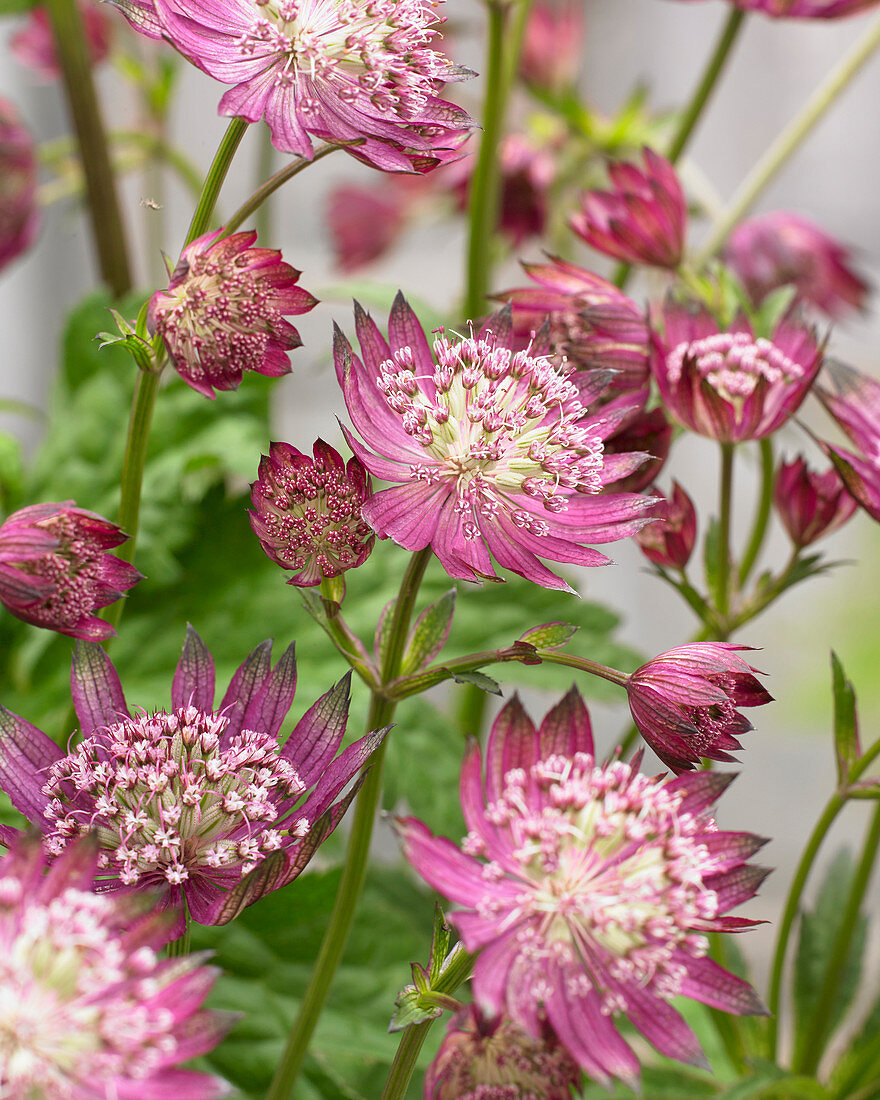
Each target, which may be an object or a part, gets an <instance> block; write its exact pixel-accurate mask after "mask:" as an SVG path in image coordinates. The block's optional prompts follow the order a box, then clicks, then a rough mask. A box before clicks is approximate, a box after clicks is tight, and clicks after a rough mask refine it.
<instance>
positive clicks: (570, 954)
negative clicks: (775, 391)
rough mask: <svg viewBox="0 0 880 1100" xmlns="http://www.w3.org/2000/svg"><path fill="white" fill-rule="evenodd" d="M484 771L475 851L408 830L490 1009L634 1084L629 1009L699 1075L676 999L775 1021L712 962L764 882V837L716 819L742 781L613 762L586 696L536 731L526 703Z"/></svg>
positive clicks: (418, 862) (566, 704) (648, 1033)
mask: <svg viewBox="0 0 880 1100" xmlns="http://www.w3.org/2000/svg"><path fill="white" fill-rule="evenodd" d="M481 764H482V762H481V757H480V751H479V748H478V747H477V746H476V745H473V746H472V748H471V749H470V751H469V753H468V755H467V756H466V758H465V762H464V766H463V769H462V775H461V799H462V809H463V811H464V817H465V821H466V823H467V826H468V829H469V832H468V834H467V837H466V838H465V840H464V842H463V845H462V849H459V848H458V847H456V846H455V845H454V844H453V843H452V842H451V841H449V840H445V839H443V838H442V837H435V836H434V835H433V834H432V833H431V832H430V831H429V830H428V829H427V828H426V827H425V826H424V825H423V824H422V823H421V822H420V821H418V820H416V819H415V818H407V819H406V820H403V821H400V822H399V825H398V827H399V831H400V834H401V836H402V839H403V843H404V850H405V853H406V856H407V859H409V861H410V862H411V863H412V864H413V866H414V867H415V868H416V870H417V871H418V872H419V874H420V875H421V876H422V877H423V878H424V879H426V881H427V882H428V883H430V885H431V886H433V887H434V888H435V889H436V890H439V891H440V893H441V894H444V895H445V896H446V897H447V898H449V899H450V900H451V901H453V902H454V903H456V904H457V905H458V906H459V907H460V908H459V909H458V910H456V911H454V912H452V913H451V914H450V918H449V919H450V920H451V922H452V923H453V924H454V925H455V926H456V927H457V928H458V930H459V932H460V934H461V938H462V941H463V942H464V946H465V948H466V949H467V950H468V951H470V952H473V953H476V954H477V958H476V962H475V964H474V976H473V993H474V1001H475V1003H476V1004H477V1006H478V1007H479V1009H480V1010H481V1012H482V1013H483V1014H484V1015H486V1016H492V1015H494V1014H496V1013H500V1014H503V1016H504V1017H505V1018H506V1019H509V1020H512V1021H513V1022H514V1023H516V1024H518V1025H519V1026H520V1027H522V1028H523V1029H524V1030H525V1031H526V1032H527V1033H528V1034H529V1035H530V1036H532V1038H533V1039H536V1040H537V1039H541V1038H542V1037H543V1036H545V1035H546V1033H547V1030H548V1029H549V1030H550V1031H551V1032H552V1033H553V1034H555V1036H556V1037H557V1039H558V1040H559V1042H560V1043H561V1044H562V1045H563V1046H564V1047H565V1048H566V1049H567V1050H568V1052H569V1053H570V1054H571V1055H572V1057H573V1058H574V1059H575V1061H576V1062H577V1063H578V1065H579V1066H580V1067H581V1068H582V1069H583V1070H584V1071H585V1072H586V1073H587V1074H588V1075H589V1076H590V1077H592V1078H594V1079H595V1080H597V1081H601V1082H605V1083H607V1082H608V1081H609V1080H610V1079H611V1078H614V1077H618V1078H621V1079H623V1080H626V1081H628V1082H629V1083H630V1084H634V1083H635V1081H636V1079H637V1077H638V1074H639V1063H638V1060H637V1058H636V1055H635V1054H634V1053H633V1051H632V1050H631V1049H630V1047H629V1045H628V1044H627V1043H626V1042H625V1041H624V1039H623V1038H622V1036H621V1035H620V1033H619V1032H618V1031H617V1028H616V1027H615V1023H614V1015H615V1014H616V1013H625V1014H626V1015H627V1016H628V1017H629V1020H630V1023H631V1024H632V1025H633V1027H634V1028H635V1029H636V1030H637V1031H639V1032H641V1034H642V1035H643V1036H644V1037H645V1038H646V1039H647V1040H648V1041H649V1042H651V1043H652V1044H653V1045H654V1046H655V1047H656V1048H657V1050H658V1051H660V1053H661V1054H664V1055H667V1056H668V1057H671V1058H677V1059H679V1060H680V1061H685V1062H692V1063H696V1064H702V1063H703V1056H702V1052H701V1050H700V1045H699V1042H698V1040H697V1038H696V1036H695V1035H694V1034H693V1032H692V1031H691V1029H690V1028H689V1027H688V1025H687V1024H686V1023H685V1021H684V1019H683V1018H682V1017H681V1016H680V1015H679V1013H678V1012H677V1011H676V1010H675V1009H674V1008H672V1006H671V1005H670V1003H669V1002H670V1001H671V1000H672V998H674V997H676V996H677V995H679V994H684V995H686V996H691V997H694V998H696V999H697V1000H700V1001H704V1002H706V1003H708V1004H711V1005H712V1006H713V1007H716V1008H720V1009H722V1010H724V1011H727V1012H734V1013H737V1014H747V1013H760V1012H763V1011H765V1010H764V1008H763V1005H762V1004H761V1002H760V1000H759V998H758V997H757V995H756V994H755V992H754V990H753V989H752V988H751V987H750V986H749V985H748V984H747V983H746V982H744V981H741V980H740V979H738V978H735V977H734V976H733V975H732V974H728V973H726V972H725V971H724V970H722V969H721V967H719V966H717V965H716V964H715V963H713V962H712V961H711V960H710V959H708V958H707V957H706V952H707V949H708V940H707V935H708V933H710V932H713V931H726V930H731V931H732V930H734V929H736V930H742V929H744V928H745V927H748V926H749V925H750V924H752V923H753V922H751V921H745V920H742V919H739V918H728V917H726V916H725V914H726V913H727V911H728V910H730V909H732V908H734V906H737V905H739V904H741V903H742V902H744V901H747V900H748V899H749V898H751V897H752V896H753V895H754V894H755V892H756V891H757V888H758V886H759V885H760V883H761V881H762V879H763V878H764V877H765V874H766V872H765V871H763V870H762V869H761V868H758V867H753V866H750V865H748V864H747V862H746V861H747V860H748V858H749V857H750V856H751V855H752V854H753V853H754V852H756V851H757V850H758V848H760V847H761V845H762V843H763V841H762V840H761V839H760V838H759V837H756V836H753V835H751V834H750V833H732V832H721V831H719V830H718V827H717V825H716V824H715V821H714V818H713V816H712V812H711V806H712V803H713V802H714V801H715V800H716V799H717V798H718V797H719V795H720V794H721V792H722V791H723V790H724V788H725V787H726V786H727V784H728V783H729V781H730V777H729V776H722V775H717V774H714V773H711V772H700V773H697V774H693V775H683V776H678V777H675V778H663V777H658V778H653V779H650V778H648V777H647V776H644V775H642V774H640V773H639V772H638V770H637V764H635V763H629V764H626V763H624V762H623V761H621V760H616V761H614V762H612V763H610V764H607V765H604V766H602V765H599V764H598V763H597V761H596V759H595V752H594V747H593V738H592V732H591V728H590V721H589V716H588V714H587V710H586V707H585V706H584V703H583V701H582V699H581V697H580V695H579V694H578V693H577V691H575V690H574V689H572V691H570V692H569V693H568V695H566V696H565V697H564V698H563V699H562V700H561V702H559V703H558V704H557V705H556V706H555V707H554V708H553V709H552V710H551V711H550V712H549V713H548V714H547V715H546V716H545V718H544V720H543V721H542V723H541V725H540V727H539V728H538V729H536V728H535V726H534V725H533V724H532V721H531V719H530V718H529V717H528V715H527V714H526V712H525V710H524V709H523V707H522V705H521V703H520V702H519V700H518V699H516V698H514V699H513V700H512V701H511V702H510V703H508V704H507V706H505V707H504V709H503V710H502V711H501V713H500V714H499V716H498V718H497V719H496V721H495V723H494V725H493V727H492V731H491V733H490V735H489V742H488V746H487V751H486V764H485V770H484V769H483V768H482V766H481ZM441 1095H442V1094H441ZM478 1095H479V1094H478ZM513 1095H516V1093H514V1094H513Z"/></svg>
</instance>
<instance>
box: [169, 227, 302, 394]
mask: <svg viewBox="0 0 880 1100" xmlns="http://www.w3.org/2000/svg"><path fill="white" fill-rule="evenodd" d="M222 232H223V231H222V230H218V231H217V232H214V233H206V234H205V235H204V236H203V237H199V238H198V239H197V240H195V241H193V242H192V244H189V245H187V246H186V248H185V249H184V250H183V254H182V255H181V257H180V260H179V261H178V264H177V267H176V268H175V269H174V272H173V273H172V275H171V281H170V282H169V284H168V289H167V290H157V291H156V293H155V294H154V295H153V297H152V298H151V299H150V323H151V325H152V326H153V328H154V329H155V331H156V332H158V333H159V334H160V336H161V337H162V339H163V340H164V341H165V346H166V348H167V349H168V354H169V355H170V357H171V361H172V362H173V364H174V368H175V370H176V371H177V373H178V374H179V375H180V376H181V378H182V379H183V380H184V382H186V383H187V385H190V386H192V388H193V389H194V390H197V391H198V392H199V393H202V394H204V395H205V397H210V398H212V399H213V398H214V397H215V396H216V393H215V390H234V389H237V388H238V387H239V386H240V385H241V379H242V375H243V374H244V373H245V371H251V370H252V371H256V372H257V373H258V374H266V375H268V376H269V377H270V378H279V377H281V375H284V374H289V373H290V359H289V358H288V356H287V352H288V351H290V350H291V349H292V348H298V347H300V346H301V345H302V341H301V340H300V338H299V333H298V332H297V331H296V329H295V328H294V327H293V325H292V324H290V322H289V321H285V319H284V317H283V314H285V313H294V314H300V313H308V311H309V310H310V309H314V307H315V306H316V305H317V304H318V300H317V298H315V297H313V295H311V294H309V292H308V291H307V290H303V288H302V287H300V286H297V285H296V284H297V281H298V280H299V276H300V273H299V272H298V271H297V270H296V269H295V268H293V267H291V266H290V264H287V263H285V262H284V261H283V260H282V259H281V253H280V252H278V251H277V250H276V249H274V248H252V247H251V245H252V244H253V243H254V241H255V240H256V239H257V234H256V233H255V232H253V231H250V232H247V233H233V234H231V236H229V237H221V236H220V234H221V233H222ZM218 238H219V239H218Z"/></svg>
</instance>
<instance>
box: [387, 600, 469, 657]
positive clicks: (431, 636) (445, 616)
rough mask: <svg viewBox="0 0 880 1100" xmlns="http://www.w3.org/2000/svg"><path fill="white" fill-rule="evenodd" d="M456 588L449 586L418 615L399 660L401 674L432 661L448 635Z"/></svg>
mask: <svg viewBox="0 0 880 1100" xmlns="http://www.w3.org/2000/svg"><path fill="white" fill-rule="evenodd" d="M456 594H457V593H456V590H455V589H454V588H451V589H450V590H449V591H448V592H445V593H444V594H443V596H441V597H440V599H439V600H437V602H436V603H432V604H431V605H430V606H429V607H426V608H425V610H424V611H423V612H422V613H421V615H419V617H418V618H417V619H416V621H415V623H414V624H413V627H412V630H411V631H410V632H409V638H408V639H407V642H406V649H405V650H404V653H403V660H402V662H401V669H400V671H401V675H403V676H406V675H408V674H409V673H411V672H416V671H417V670H418V669H420V668H422V667H423V665H426V664H427V663H428V662H429V661H432V660H433V659H434V658H435V657H436V656H437V654H438V653H439V652H440V650H441V649H442V648H443V646H444V645H445V644H446V639H447V638H448V637H449V628H450V627H451V625H452V616H453V613H454V611H455V597H456Z"/></svg>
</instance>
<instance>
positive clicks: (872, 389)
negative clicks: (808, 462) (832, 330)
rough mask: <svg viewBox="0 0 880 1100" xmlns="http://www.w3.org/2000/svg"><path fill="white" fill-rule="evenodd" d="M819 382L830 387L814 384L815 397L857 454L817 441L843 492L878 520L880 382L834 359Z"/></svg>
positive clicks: (879, 517)
mask: <svg viewBox="0 0 880 1100" xmlns="http://www.w3.org/2000/svg"><path fill="white" fill-rule="evenodd" d="M822 381H823V382H827V383H829V384H830V385H831V386H832V387H833V389H828V388H827V387H826V386H824V385H823V386H816V396H817V397H818V398H819V400H820V401H821V402H822V404H823V405H824V406H825V408H826V409H827V410H828V412H829V413H831V415H832V416H833V417H834V419H835V420H836V421H837V423H838V424H839V425H840V427H841V428H843V430H844V431H845V432H846V434H847V435H848V436H849V438H850V439H851V440H852V441H853V442H854V443H855V445H856V446H857V447H858V449H859V451H860V452H861V453H860V454H852V452H850V451H846V450H844V449H843V448H842V447H836V446H833V445H832V444H830V443H824V442H822V441H821V440H819V444H820V446H821V447H822V449H823V450H824V451H825V454H826V455H827V456H828V457H829V458H830V459H831V461H832V462H833V463H834V466H835V469H836V470H837V472H838V473H839V474H840V476H841V478H842V479H843V483H844V485H845V486H846V489H847V491H848V492H849V493H850V494H851V495H852V496H853V497H854V498H855V500H856V501H857V502H858V503H859V504H860V505H861V506H862V507H863V508H864V509H865V511H866V512H867V513H868V515H869V516H871V517H872V518H873V519H876V520H880V382H877V381H876V379H874V378H870V377H869V376H868V375H867V374H862V373H861V372H860V371H857V370H853V368H852V367H848V366H846V365H845V364H843V363H836V362H834V363H829V364H828V366H827V368H826V370H825V371H824V372H823V374H822Z"/></svg>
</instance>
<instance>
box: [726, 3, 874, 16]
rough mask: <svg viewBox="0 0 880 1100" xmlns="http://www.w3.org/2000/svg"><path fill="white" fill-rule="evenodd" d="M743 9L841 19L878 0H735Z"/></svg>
mask: <svg viewBox="0 0 880 1100" xmlns="http://www.w3.org/2000/svg"><path fill="white" fill-rule="evenodd" d="M733 3H734V6H735V7H737V8H742V9H743V11H760V12H763V13H764V15H769V16H772V17H773V18H774V19H840V18H842V17H843V16H845V15H855V14H856V12H860V11H865V10H866V9H867V8H872V7H875V6H876V4H877V3H878V0H733Z"/></svg>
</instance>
